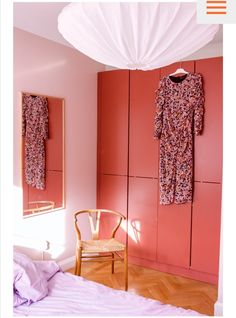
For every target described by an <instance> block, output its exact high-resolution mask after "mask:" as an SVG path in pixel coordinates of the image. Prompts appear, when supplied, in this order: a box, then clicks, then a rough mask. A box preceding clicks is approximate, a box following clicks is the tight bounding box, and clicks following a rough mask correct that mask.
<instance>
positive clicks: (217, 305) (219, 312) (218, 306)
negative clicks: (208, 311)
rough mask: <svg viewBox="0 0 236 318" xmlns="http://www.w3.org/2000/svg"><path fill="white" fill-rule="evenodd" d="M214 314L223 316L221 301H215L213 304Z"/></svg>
mask: <svg viewBox="0 0 236 318" xmlns="http://www.w3.org/2000/svg"><path fill="white" fill-rule="evenodd" d="M214 316H223V303H222V302H219V301H217V302H216V303H215V305H214Z"/></svg>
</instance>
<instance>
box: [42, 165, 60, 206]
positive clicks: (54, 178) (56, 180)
mask: <svg viewBox="0 0 236 318" xmlns="http://www.w3.org/2000/svg"><path fill="white" fill-rule="evenodd" d="M46 177H47V180H48V181H47V186H48V190H47V191H48V198H50V200H51V201H53V202H54V203H55V209H57V208H59V207H61V206H63V201H64V198H63V192H64V191H63V172H62V171H47V175H46Z"/></svg>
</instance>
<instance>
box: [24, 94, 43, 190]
mask: <svg viewBox="0 0 236 318" xmlns="http://www.w3.org/2000/svg"><path fill="white" fill-rule="evenodd" d="M22 98H23V100H22V135H23V136H24V137H25V180H26V183H27V184H29V185H31V186H32V187H35V188H37V189H40V190H43V189H44V188H45V139H46V138H48V102H47V98H46V97H44V96H32V95H29V94H23V97H22Z"/></svg>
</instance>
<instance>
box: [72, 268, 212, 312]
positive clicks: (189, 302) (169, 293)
mask: <svg viewBox="0 0 236 318" xmlns="http://www.w3.org/2000/svg"><path fill="white" fill-rule="evenodd" d="M68 272H71V273H73V269H70V270H68ZM81 276H83V277H85V278H87V279H89V280H92V281H96V282H98V283H101V284H104V285H106V286H109V287H112V288H115V289H124V275H123V265H122V264H121V263H118V262H117V263H116V264H115V273H114V274H111V265H110V263H95V262H94V263H84V264H82V274H81ZM128 291H129V292H132V293H135V294H137V295H141V296H144V297H147V298H152V299H155V300H159V301H161V302H163V303H167V304H171V305H174V306H179V307H183V308H186V309H192V310H196V311H198V312H200V313H202V314H205V315H208V316H213V315H214V303H215V302H216V300H217V286H216V285H212V284H208V283H204V282H200V281H196V280H193V279H188V278H185V277H181V276H177V275H172V274H167V273H163V272H160V271H155V270H152V269H148V268H144V267H141V266H137V265H132V264H129V287H128Z"/></svg>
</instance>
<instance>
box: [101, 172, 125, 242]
mask: <svg viewBox="0 0 236 318" xmlns="http://www.w3.org/2000/svg"><path fill="white" fill-rule="evenodd" d="M97 199H98V200H97V208H98V209H99V208H100V209H108V210H114V211H117V212H120V213H122V214H123V215H124V216H127V177H125V176H114V175H100V176H99V186H98V198H97ZM113 225H114V219H113V218H112V217H109V216H108V215H106V216H103V217H102V218H101V227H100V234H101V237H103V238H108V237H109V236H110V234H111V229H112V226H113ZM116 238H117V239H120V240H122V241H123V242H125V240H126V222H123V224H122V226H121V228H120V229H119V230H118V232H117V235H116Z"/></svg>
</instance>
